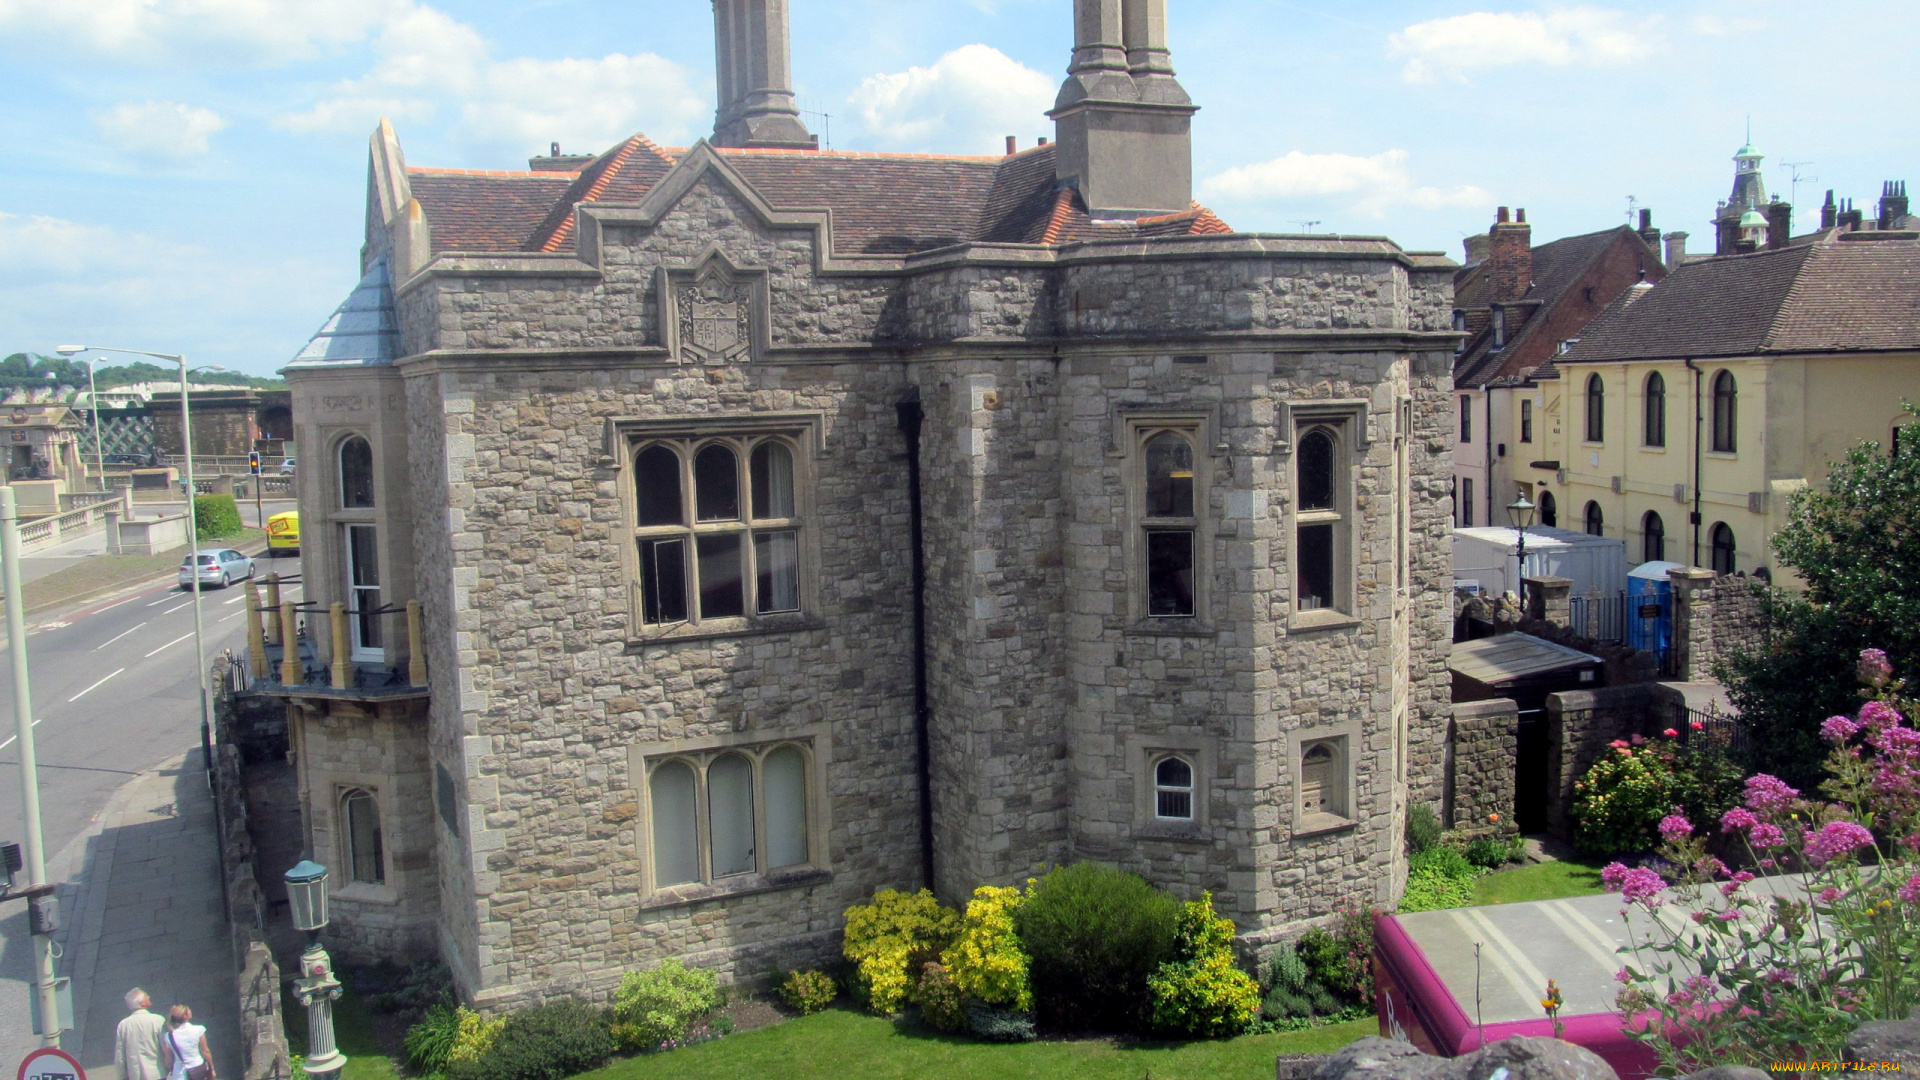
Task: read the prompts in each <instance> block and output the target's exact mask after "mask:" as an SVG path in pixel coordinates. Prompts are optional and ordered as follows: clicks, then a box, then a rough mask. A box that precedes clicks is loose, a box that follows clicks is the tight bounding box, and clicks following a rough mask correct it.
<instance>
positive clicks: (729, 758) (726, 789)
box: [707, 754, 753, 878]
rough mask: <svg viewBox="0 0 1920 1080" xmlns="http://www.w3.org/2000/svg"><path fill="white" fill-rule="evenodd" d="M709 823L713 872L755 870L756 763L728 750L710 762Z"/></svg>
mask: <svg viewBox="0 0 1920 1080" xmlns="http://www.w3.org/2000/svg"><path fill="white" fill-rule="evenodd" d="M707 824H708V826H709V827H710V828H711V829H712V830H713V844H712V847H713V876H714V877H717V878H719V877H726V876H727V875H729V874H748V873H752V872H753V766H751V765H749V764H747V759H746V758H743V757H741V756H740V755H739V754H727V755H726V756H724V757H722V758H720V759H719V760H717V761H715V762H714V763H713V764H712V765H709V766H707Z"/></svg>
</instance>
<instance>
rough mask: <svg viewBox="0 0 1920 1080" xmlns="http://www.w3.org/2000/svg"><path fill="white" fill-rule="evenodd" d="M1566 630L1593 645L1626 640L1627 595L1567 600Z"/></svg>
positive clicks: (1616, 594) (1582, 597) (1578, 597)
mask: <svg viewBox="0 0 1920 1080" xmlns="http://www.w3.org/2000/svg"><path fill="white" fill-rule="evenodd" d="M1567 604H1568V613H1567V624H1568V625H1567V629H1569V630H1572V631H1573V632H1574V633H1576V634H1579V635H1580V636H1581V637H1584V638H1591V639H1592V640H1594V641H1606V642H1615V641H1624V640H1626V636H1627V594H1626V593H1615V594H1614V595H1612V596H1571V597H1568V598H1567Z"/></svg>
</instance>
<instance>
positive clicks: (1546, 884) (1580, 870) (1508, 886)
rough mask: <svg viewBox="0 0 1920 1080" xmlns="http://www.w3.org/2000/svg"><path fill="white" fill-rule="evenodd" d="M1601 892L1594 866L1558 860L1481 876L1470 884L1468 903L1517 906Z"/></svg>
mask: <svg viewBox="0 0 1920 1080" xmlns="http://www.w3.org/2000/svg"><path fill="white" fill-rule="evenodd" d="M1605 891H1606V890H1605V889H1603V888H1601V886H1600V868H1599V867H1598V866H1594V865H1592V864H1590V863H1584V862H1576V861H1573V860H1570V859H1562V860H1559V861H1556V862H1543V863H1533V864H1531V865H1528V866H1522V867H1518V868H1516V869H1513V870H1500V871H1497V872H1495V873H1491V874H1486V875H1483V876H1482V877H1480V878H1478V879H1476V880H1475V881H1474V883H1473V900H1472V901H1471V903H1473V904H1474V905H1476V906H1478V905H1481V904H1517V903H1520V902H1521V901H1524V900H1559V899H1561V898H1563V897H1568V896H1593V895H1595V894H1597V893H1602V892H1605Z"/></svg>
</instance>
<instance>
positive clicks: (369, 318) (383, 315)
mask: <svg viewBox="0 0 1920 1080" xmlns="http://www.w3.org/2000/svg"><path fill="white" fill-rule="evenodd" d="M399 354H400V322H399V320H398V319H396V318H395V317H394V313H393V281H392V279H391V278H390V277H389V276H388V275H387V260H386V259H385V257H382V258H379V259H375V260H374V262H373V265H372V266H371V267H368V268H367V272H366V275H365V276H363V277H362V278H361V279H360V283H359V284H358V285H355V286H354V287H353V291H352V292H351V293H348V294H347V298H346V300H344V301H342V302H341V304H340V306H339V307H337V308H335V309H334V311H333V314H332V315H331V316H329V317H328V318H327V321H326V323H325V324H324V325H322V326H321V327H320V329H319V330H318V331H316V332H315V333H314V335H313V338H312V340H310V341H308V342H307V345H306V348H303V349H301V350H300V353H299V355H297V356H295V357H294V358H293V363H291V364H288V365H287V366H288V367H295V368H326V367H366V366H370V365H378V364H390V363H392V362H393V358H394V357H396V356H398V355H399Z"/></svg>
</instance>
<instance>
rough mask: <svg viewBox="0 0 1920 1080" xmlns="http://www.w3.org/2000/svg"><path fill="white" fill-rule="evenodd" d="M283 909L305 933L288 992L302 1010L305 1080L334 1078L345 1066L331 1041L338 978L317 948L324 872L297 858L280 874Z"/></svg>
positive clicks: (323, 921) (328, 959)
mask: <svg viewBox="0 0 1920 1080" xmlns="http://www.w3.org/2000/svg"><path fill="white" fill-rule="evenodd" d="M286 882H287V906H288V907H289V908H291V909H292V912H293V927H294V929H296V930H303V931H305V932H306V935H307V948H306V951H305V952H303V953H301V954H300V978H299V979H297V980H295V981H294V984H293V992H294V995H295V996H296V997H298V998H299V999H300V1004H302V1005H305V1006H306V1007H307V1060H306V1064H305V1065H304V1066H303V1067H304V1068H305V1069H306V1071H307V1075H308V1076H315V1077H318V1076H332V1075H337V1074H338V1073H339V1072H340V1070H341V1068H343V1067H344V1066H345V1065H346V1064H347V1059H346V1056H345V1055H344V1054H342V1053H340V1048H339V1047H338V1046H336V1045H334V1041H333V1002H334V999H335V998H338V997H339V996H340V980H338V979H336V978H334V977H333V959H332V958H331V957H329V956H328V955H327V950H326V949H325V948H324V947H322V946H321V944H320V931H322V930H325V929H326V928H327V923H328V921H329V920H328V917H327V916H328V912H327V868H326V867H324V866H321V865H320V864H319V863H317V862H314V861H313V860H312V859H302V860H301V861H300V863H299V865H297V866H295V867H294V868H293V869H291V870H289V871H287V873H286Z"/></svg>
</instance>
